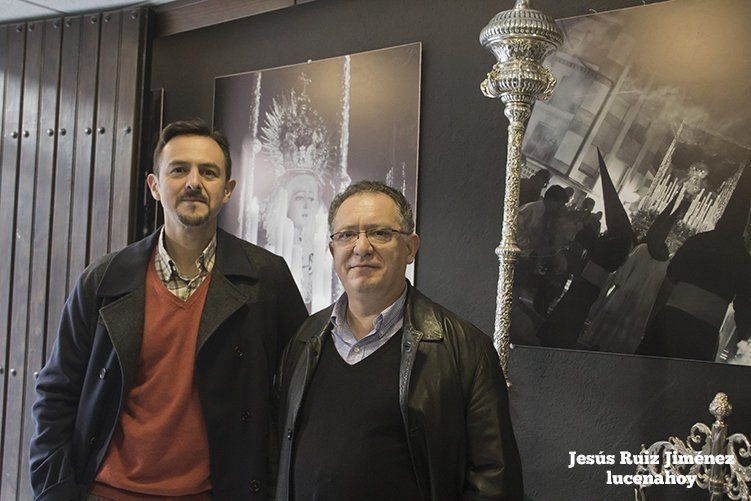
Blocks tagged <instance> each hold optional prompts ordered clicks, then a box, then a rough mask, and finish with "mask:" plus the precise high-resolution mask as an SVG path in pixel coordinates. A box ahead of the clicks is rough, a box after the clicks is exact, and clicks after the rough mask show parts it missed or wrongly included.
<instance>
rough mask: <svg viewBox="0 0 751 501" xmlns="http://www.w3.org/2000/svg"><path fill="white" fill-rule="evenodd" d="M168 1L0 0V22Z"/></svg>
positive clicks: (166, 1) (167, 0)
mask: <svg viewBox="0 0 751 501" xmlns="http://www.w3.org/2000/svg"><path fill="white" fill-rule="evenodd" d="M170 1H172V0H0V24H4V23H10V22H13V21H21V20H23V21H26V20H29V19H39V18H45V17H58V16H69V15H72V14H79V13H83V12H101V11H105V10H112V9H119V8H123V7H128V6H132V5H160V4H165V3H169V2H170Z"/></svg>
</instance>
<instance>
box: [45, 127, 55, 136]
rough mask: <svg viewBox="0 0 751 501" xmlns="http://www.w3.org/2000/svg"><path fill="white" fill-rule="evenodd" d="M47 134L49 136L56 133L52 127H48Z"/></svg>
mask: <svg viewBox="0 0 751 501" xmlns="http://www.w3.org/2000/svg"><path fill="white" fill-rule="evenodd" d="M47 135H48V136H54V135H55V131H54V130H52V129H47Z"/></svg>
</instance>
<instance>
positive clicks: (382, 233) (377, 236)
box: [331, 228, 411, 246]
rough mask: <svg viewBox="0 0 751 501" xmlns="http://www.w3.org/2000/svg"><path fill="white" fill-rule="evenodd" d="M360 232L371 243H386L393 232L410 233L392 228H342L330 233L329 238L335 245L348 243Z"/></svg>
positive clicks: (354, 239)
mask: <svg viewBox="0 0 751 501" xmlns="http://www.w3.org/2000/svg"><path fill="white" fill-rule="evenodd" d="M361 233H365V238H367V239H368V241H369V242H370V243H371V244H387V243H389V242H391V239H392V238H394V234H396V233H398V234H401V235H410V234H411V233H409V232H406V231H401V230H394V229H392V228H371V229H369V230H344V231H337V232H336V233H334V234H333V235H331V240H332V241H333V242H334V244H336V245H342V246H343V245H350V244H353V243H355V242H356V241H357V239H358V238H359V237H360V234H361Z"/></svg>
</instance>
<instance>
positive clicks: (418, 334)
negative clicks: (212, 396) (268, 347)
mask: <svg viewBox="0 0 751 501" xmlns="http://www.w3.org/2000/svg"><path fill="white" fill-rule="evenodd" d="M408 287H409V290H408V292H407V306H406V312H405V318H404V328H403V329H402V334H401V336H402V350H401V352H402V355H401V362H400V367H399V405H400V407H401V411H402V417H403V420H404V429H405V432H406V433H407V440H408V445H409V451H410V455H411V457H412V464H413V467H414V471H415V475H416V477H417V479H418V484H419V486H420V490H421V493H422V499H424V500H428V499H430V500H456V499H478V500H479V499H488V500H489V499H494V500H500V499H508V500H517V499H522V497H523V486H522V473H521V463H520V459H519V451H518V450H517V447H516V440H515V439H514V433H513V430H512V428H511V419H510V416H509V407H508V395H507V392H506V383H505V381H504V379H503V375H502V373H501V369H500V364H499V362H498V356H497V354H496V352H495V350H494V349H493V345H492V343H491V340H490V338H489V337H488V336H486V335H485V334H483V333H482V332H481V331H480V330H479V329H477V328H476V327H475V326H473V325H472V324H470V323H469V322H467V321H465V320H463V319H461V318H459V317H458V316H456V315H454V314H453V313H451V312H449V311H447V310H445V309H444V308H442V307H441V306H439V305H438V304H436V303H434V302H432V301H431V300H430V299H428V298H426V297H425V296H423V295H422V294H421V293H420V292H418V291H417V289H415V288H414V287H412V286H411V285H410V286H408ZM331 311H332V307H329V308H326V309H325V310H322V311H320V312H318V313H316V314H315V315H313V316H312V317H310V318H309V319H308V320H307V321H306V322H305V323H304V324H303V325H302V327H300V330H299V331H298V332H297V334H296V335H295V337H294V338H293V339H292V341H291V342H290V344H289V345H288V346H287V349H286V351H285V354H284V356H283V358H282V364H281V367H280V373H279V375H278V376H277V392H278V393H277V398H278V399H279V400H278V405H279V409H278V410H279V414H278V426H279V432H280V443H279V453H280V458H279V472H278V477H277V490H276V497H277V499H279V500H288V499H289V498H290V487H291V486H290V470H291V464H292V451H293V450H294V443H295V430H296V428H295V424H296V418H297V415H298V412H299V409H300V405H301V403H302V399H303V396H304V394H305V390H306V388H307V386H308V384H309V383H310V380H311V376H312V375H313V372H314V371H315V368H316V366H317V364H318V359H319V356H320V353H321V344H322V343H324V342H332V341H330V339H331V336H330V335H328V334H329V333H330V332H331V328H332V324H331V321H330V319H331ZM397 335H399V334H397ZM395 494H397V493H395Z"/></svg>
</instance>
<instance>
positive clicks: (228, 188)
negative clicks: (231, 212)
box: [222, 179, 237, 204]
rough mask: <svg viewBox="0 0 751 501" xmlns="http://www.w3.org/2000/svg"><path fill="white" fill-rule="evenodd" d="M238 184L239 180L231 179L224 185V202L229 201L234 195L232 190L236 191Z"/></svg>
mask: <svg viewBox="0 0 751 501" xmlns="http://www.w3.org/2000/svg"><path fill="white" fill-rule="evenodd" d="M236 184H237V181H235V180H234V179H230V180H229V181H227V184H225V185H224V198H223V199H222V203H224V204H226V203H227V202H229V199H230V197H231V196H232V192H233V191H235V185H236Z"/></svg>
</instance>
